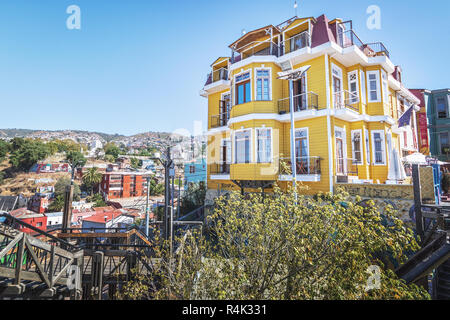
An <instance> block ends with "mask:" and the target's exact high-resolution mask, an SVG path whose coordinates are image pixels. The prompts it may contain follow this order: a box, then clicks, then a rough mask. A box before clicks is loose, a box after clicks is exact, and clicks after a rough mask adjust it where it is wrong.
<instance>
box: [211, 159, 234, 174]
mask: <svg viewBox="0 0 450 320" xmlns="http://www.w3.org/2000/svg"><path fill="white" fill-rule="evenodd" d="M209 172H210V174H230V164H229V163H225V162H223V163H213V164H210V165H209Z"/></svg>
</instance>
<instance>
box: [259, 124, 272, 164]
mask: <svg viewBox="0 0 450 320" xmlns="http://www.w3.org/2000/svg"><path fill="white" fill-rule="evenodd" d="M256 132H257V156H258V159H257V161H258V163H267V162H271V159H270V156H271V131H270V129H257V130H256Z"/></svg>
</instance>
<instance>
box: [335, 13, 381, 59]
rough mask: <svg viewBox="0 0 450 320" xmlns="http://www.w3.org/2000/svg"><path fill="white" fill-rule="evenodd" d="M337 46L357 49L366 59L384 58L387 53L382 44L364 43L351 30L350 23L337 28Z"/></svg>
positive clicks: (344, 23)
mask: <svg viewBox="0 0 450 320" xmlns="http://www.w3.org/2000/svg"><path fill="white" fill-rule="evenodd" d="M338 44H339V45H340V46H341V47H342V48H348V47H351V46H356V47H358V48H359V49H360V50H361V51H362V52H363V53H364V54H365V55H366V56H367V57H375V56H386V57H388V58H389V51H388V50H387V49H386V47H385V46H384V44H383V43H382V42H373V43H364V42H362V41H361V39H360V38H359V37H358V36H357V35H356V33H355V32H354V31H353V29H352V22H351V21H347V22H343V23H341V24H340V25H339V27H338Z"/></svg>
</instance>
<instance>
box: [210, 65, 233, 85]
mask: <svg viewBox="0 0 450 320" xmlns="http://www.w3.org/2000/svg"><path fill="white" fill-rule="evenodd" d="M219 80H228V70H227V69H226V68H220V69H217V70H214V71H213V72H210V73H208V75H207V77H206V83H205V86H207V85H208V84H211V83H214V82H217V81H219Z"/></svg>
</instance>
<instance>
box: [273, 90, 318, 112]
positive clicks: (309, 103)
mask: <svg viewBox="0 0 450 320" xmlns="http://www.w3.org/2000/svg"><path fill="white" fill-rule="evenodd" d="M290 101H291V99H290V98H289V97H288V98H283V99H280V100H278V113H279V114H285V113H289V112H290V110H291V102H290ZM311 109H316V110H317V109H319V96H318V95H317V94H316V93H314V92H311V91H310V92H306V93H302V94H297V95H295V96H294V112H298V111H304V110H311Z"/></svg>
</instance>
